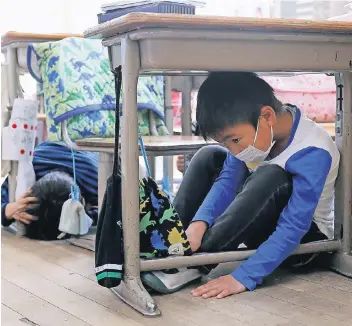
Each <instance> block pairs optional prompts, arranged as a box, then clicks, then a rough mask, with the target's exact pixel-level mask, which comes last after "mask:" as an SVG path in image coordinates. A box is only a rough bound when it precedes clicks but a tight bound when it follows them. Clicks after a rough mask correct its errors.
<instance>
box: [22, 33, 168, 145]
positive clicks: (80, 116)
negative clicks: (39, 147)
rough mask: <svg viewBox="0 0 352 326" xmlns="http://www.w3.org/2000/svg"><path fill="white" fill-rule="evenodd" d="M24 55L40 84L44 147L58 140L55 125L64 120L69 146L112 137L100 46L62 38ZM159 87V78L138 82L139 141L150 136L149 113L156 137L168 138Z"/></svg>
mask: <svg viewBox="0 0 352 326" xmlns="http://www.w3.org/2000/svg"><path fill="white" fill-rule="evenodd" d="M27 51H28V53H27V59H28V60H27V63H28V70H29V72H30V73H31V75H32V76H33V77H34V78H35V79H36V80H37V81H38V82H40V83H43V90H44V103H45V111H46V122H47V128H48V140H49V141H60V140H62V139H61V126H60V123H61V122H62V121H65V120H67V129H68V134H69V136H70V138H71V139H72V140H77V139H82V138H89V137H102V138H108V137H113V136H114V130H115V113H114V110H115V90H114V77H113V74H112V73H111V71H110V62H109V59H108V56H107V51H106V49H105V48H104V47H103V46H102V44H101V40H91V39H83V38H66V39H63V40H61V41H58V42H47V43H38V44H31V45H29V47H28V50H27ZM35 65H36V66H37V67H36V66H35ZM163 87H164V81H163V77H158V76H147V77H140V78H139V81H138V88H137V103H138V118H139V125H140V132H141V134H142V135H143V136H145V135H149V134H150V128H149V115H148V112H149V110H151V111H152V112H153V114H152V115H151V118H152V119H154V120H155V125H156V128H157V133H158V134H159V135H166V134H168V131H167V129H166V127H165V124H164V95H163V94H164V93H163V92H164V89H163ZM120 103H122V102H121V101H120Z"/></svg>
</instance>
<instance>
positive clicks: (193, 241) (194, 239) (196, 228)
mask: <svg viewBox="0 0 352 326" xmlns="http://www.w3.org/2000/svg"><path fill="white" fill-rule="evenodd" d="M207 228H208V226H207V223H205V222H202V221H197V222H193V223H191V224H190V226H189V227H188V229H187V230H186V235H187V239H188V241H189V243H190V245H191V249H192V251H193V252H196V251H197V250H198V249H199V248H200V245H201V243H202V239H203V235H204V233H205V231H206V230H207Z"/></svg>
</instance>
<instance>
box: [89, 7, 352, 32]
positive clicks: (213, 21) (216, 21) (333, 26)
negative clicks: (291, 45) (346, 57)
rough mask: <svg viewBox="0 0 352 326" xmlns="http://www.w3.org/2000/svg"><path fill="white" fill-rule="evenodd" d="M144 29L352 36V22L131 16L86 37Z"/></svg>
mask: <svg viewBox="0 0 352 326" xmlns="http://www.w3.org/2000/svg"><path fill="white" fill-rule="evenodd" d="M144 28H176V29H177V28H179V29H182V28H183V29H184V28H189V29H193V28H194V29H203V30H204V29H211V30H229V29H230V30H246V31H249V30H256V31H261V32H265V31H268V32H270V31H272V32H274V31H276V32H278V31H281V32H307V33H309V32H316V33H339V34H352V22H342V21H325V20H324V21H313V20H300V19H272V18H246V17H223V16H197V15H196V16H193V15H192V16H191V15H175V14H152V13H131V14H127V15H125V16H122V17H119V18H116V19H113V20H111V21H108V22H105V23H103V24H100V25H98V26H95V27H93V28H90V29H88V30H86V31H85V32H84V36H85V37H96V38H107V37H111V36H114V35H118V34H122V33H126V32H130V31H134V30H137V29H144Z"/></svg>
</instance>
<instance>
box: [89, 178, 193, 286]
mask: <svg viewBox="0 0 352 326" xmlns="http://www.w3.org/2000/svg"><path fill="white" fill-rule="evenodd" d="M113 187H114V186H113V181H112V177H110V178H109V179H108V181H107V190H106V192H105V196H104V200H103V204H102V208H101V211H100V215H99V219H98V226H97V234H96V241H95V273H96V278H97V281H98V283H99V284H100V285H101V286H104V287H107V288H111V287H115V286H117V285H119V284H120V282H121V280H122V279H123V275H124V254H123V224H122V211H121V201H122V200H121V178H120V176H119V177H118V182H117V188H115V190H116V193H115V198H113V196H112V193H114V192H113V189H112V188H113ZM116 195H117V196H118V198H116ZM139 207H140V214H139V219H140V222H139V231H140V233H139V234H140V257H141V258H145V259H148V258H158V257H166V256H169V255H175V254H177V255H185V256H186V255H187V256H189V255H191V254H192V251H191V247H190V244H189V241H188V240H187V237H186V233H185V230H184V228H183V225H182V223H181V221H180V218H179V216H178V214H177V212H176V211H175V208H174V207H173V206H172V204H171V203H170V201H169V199H168V197H167V196H166V195H165V194H164V193H163V192H162V191H161V190H160V189H159V188H158V186H157V184H156V183H155V181H154V180H153V179H151V178H144V179H142V180H140V182H139ZM175 246H176V247H177V248H182V249H181V250H178V252H177V253H175V252H174V251H172V250H170V249H172V247H175Z"/></svg>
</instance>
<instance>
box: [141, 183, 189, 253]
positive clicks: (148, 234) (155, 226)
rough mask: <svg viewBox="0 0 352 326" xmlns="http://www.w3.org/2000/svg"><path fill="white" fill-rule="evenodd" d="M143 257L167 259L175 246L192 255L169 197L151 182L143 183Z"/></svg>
mask: <svg viewBox="0 0 352 326" xmlns="http://www.w3.org/2000/svg"><path fill="white" fill-rule="evenodd" d="M139 214H140V215H139V216H140V222H139V231H140V254H141V257H144V258H153V257H165V256H168V255H169V248H170V247H171V246H172V245H177V244H180V245H182V248H183V252H184V255H190V254H191V253H192V251H191V247H190V244H189V242H188V240H187V237H186V233H185V231H184V228H183V225H182V222H181V220H180V218H179V216H178V214H177V212H176V210H175V208H174V207H173V205H172V204H171V203H170V201H169V199H168V197H167V196H166V195H165V194H164V193H163V192H162V191H161V190H160V188H159V187H158V186H157V184H156V183H155V181H154V180H153V179H151V178H144V179H142V180H141V181H140V182H139Z"/></svg>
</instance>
